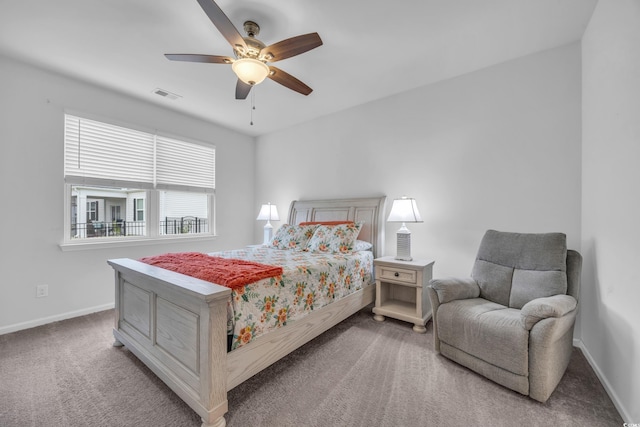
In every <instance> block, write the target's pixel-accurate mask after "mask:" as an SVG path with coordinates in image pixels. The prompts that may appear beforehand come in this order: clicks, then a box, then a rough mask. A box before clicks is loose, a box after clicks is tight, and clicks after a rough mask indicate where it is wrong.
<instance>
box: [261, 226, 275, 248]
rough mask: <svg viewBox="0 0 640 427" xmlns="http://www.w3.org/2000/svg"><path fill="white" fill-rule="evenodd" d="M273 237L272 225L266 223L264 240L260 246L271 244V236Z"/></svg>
mask: <svg viewBox="0 0 640 427" xmlns="http://www.w3.org/2000/svg"><path fill="white" fill-rule="evenodd" d="M272 235H273V225H271V223H270V222H267V223H266V224H265V226H264V239H263V242H262V244H263V245H265V246H267V245H269V244H271V236H272Z"/></svg>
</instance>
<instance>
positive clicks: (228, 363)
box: [109, 259, 375, 427]
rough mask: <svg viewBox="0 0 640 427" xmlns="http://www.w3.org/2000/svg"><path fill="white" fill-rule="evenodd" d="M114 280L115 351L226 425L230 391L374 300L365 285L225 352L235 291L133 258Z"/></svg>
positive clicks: (118, 262)
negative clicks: (129, 355) (125, 354)
mask: <svg viewBox="0 0 640 427" xmlns="http://www.w3.org/2000/svg"><path fill="white" fill-rule="evenodd" d="M109 264H110V265H111V266H112V267H113V268H114V269H115V272H116V276H115V280H116V304H115V306H116V320H115V328H114V331H113V333H114V336H115V338H116V343H115V344H114V345H125V346H126V347H127V348H128V349H129V350H130V351H131V352H132V353H134V354H135V355H136V356H137V357H138V358H139V359H140V360H142V361H143V362H144V363H145V365H147V366H148V367H149V368H150V369H151V370H152V371H153V372H154V373H155V374H156V375H157V376H158V377H159V378H160V379H161V380H162V381H164V382H165V384H167V385H168V386H169V387H170V388H171V389H172V390H173V391H174V392H175V393H176V394H177V395H178V396H180V398H181V399H182V400H184V401H185V402H186V403H187V404H188V405H189V406H190V407H191V408H192V409H193V410H194V411H196V413H198V414H199V415H200V416H201V417H202V422H203V423H202V426H203V427H213V426H215V427H223V426H224V425H225V420H224V416H223V415H224V414H225V413H226V412H227V409H228V406H227V391H228V390H230V389H232V388H233V387H235V386H237V385H238V384H240V383H242V382H243V381H245V380H247V379H249V378H251V377H252V376H253V375H255V374H257V373H258V372H260V371H261V370H263V369H264V368H266V367H268V366H270V365H271V364H273V363H274V362H276V361H278V360H280V359H281V358H282V357H284V356H286V355H287V354H289V353H290V352H292V351H293V350H295V349H297V348H298V347H300V346H302V345H303V344H305V343H307V342H308V341H310V340H311V339H313V338H315V337H317V336H318V335H320V334H321V333H323V332H324V331H326V330H327V329H329V328H331V327H332V326H334V325H336V324H338V323H340V322H341V321H343V320H344V319H346V318H347V317H349V316H351V315H352V314H354V313H356V312H357V311H358V310H360V309H362V308H363V307H365V306H367V305H368V304H371V303H372V302H373V301H374V292H375V286H374V285H371V284H370V285H368V286H365V287H364V288H363V289H361V290H360V291H357V292H355V293H353V294H351V295H349V296H347V297H345V298H342V299H341V300H338V301H336V302H334V303H332V304H330V305H328V306H325V307H323V308H321V309H319V310H318V311H315V312H313V313H311V314H309V315H308V316H305V317H304V318H303V319H300V320H297V321H295V322H291V323H290V324H289V325H287V326H286V327H283V328H281V329H278V330H275V331H272V332H270V333H268V334H265V335H261V336H259V337H257V338H256V339H254V340H253V341H251V342H250V343H248V344H247V345H245V346H242V347H240V348H239V349H236V350H234V351H232V352H230V353H227V306H226V304H227V299H228V298H229V295H230V293H231V290H230V289H228V288H226V287H222V286H218V285H215V284H212V283H209V282H205V281H202V280H199V279H195V278H192V277H188V276H184V275H182V274H178V273H174V272H172V271H169V270H164V269H161V268H157V267H153V266H151V265H148V264H144V263H141V262H138V261H134V260H131V259H115V260H110V261H109Z"/></svg>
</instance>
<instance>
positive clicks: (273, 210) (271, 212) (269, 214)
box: [254, 203, 280, 221]
mask: <svg viewBox="0 0 640 427" xmlns="http://www.w3.org/2000/svg"><path fill="white" fill-rule="evenodd" d="M254 212H255V211H254ZM256 220H258V221H280V217H279V216H278V208H277V207H276V205H272V204H271V203H267V204H266V205H262V207H261V208H260V213H258V218H256Z"/></svg>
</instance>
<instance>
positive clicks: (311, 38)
mask: <svg viewBox="0 0 640 427" xmlns="http://www.w3.org/2000/svg"><path fill="white" fill-rule="evenodd" d="M318 46H322V39H321V38H320V36H319V35H318V33H309V34H304V35H301V36H296V37H291V38H290V39H286V40H282V41H280V42H278V43H274V44H272V45H270V46H267V47H265V48H263V49H262V50H261V51H260V56H262V57H264V58H265V59H266V60H267V61H269V62H276V61H281V60H283V59H287V58H291V57H292V56H296V55H300V54H301V53H305V52H306V51H308V50H311V49H314V48H316V47H318Z"/></svg>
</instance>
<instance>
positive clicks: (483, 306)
mask: <svg viewBox="0 0 640 427" xmlns="http://www.w3.org/2000/svg"><path fill="white" fill-rule="evenodd" d="M520 317H521V316H520V310H516V309H512V308H508V307H505V306H504V305H501V304H497V303H494V302H491V301H487V300H485V299H483V298H471V299H464V300H456V301H451V302H448V303H446V304H442V305H441V306H440V307H439V308H438V316H437V322H438V324H437V327H438V335H439V338H440V340H441V341H443V342H445V343H447V344H449V345H450V346H452V347H455V348H457V349H459V350H462V351H464V352H466V353H468V354H470V355H473V356H474V357H477V358H479V359H481V360H483V361H485V362H487V363H491V364H492V365H495V366H498V367H500V368H502V369H505V370H507V371H509V372H512V373H514V374H517V375H523V376H527V375H528V372H529V331H527V330H525V329H524V328H523V327H522V324H521V320H520Z"/></svg>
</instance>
